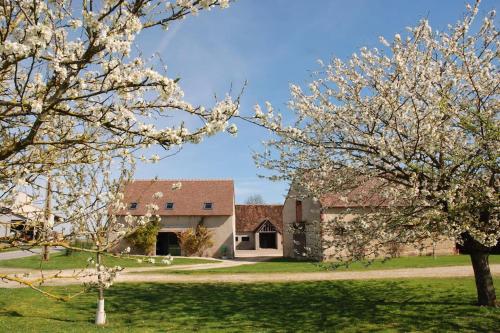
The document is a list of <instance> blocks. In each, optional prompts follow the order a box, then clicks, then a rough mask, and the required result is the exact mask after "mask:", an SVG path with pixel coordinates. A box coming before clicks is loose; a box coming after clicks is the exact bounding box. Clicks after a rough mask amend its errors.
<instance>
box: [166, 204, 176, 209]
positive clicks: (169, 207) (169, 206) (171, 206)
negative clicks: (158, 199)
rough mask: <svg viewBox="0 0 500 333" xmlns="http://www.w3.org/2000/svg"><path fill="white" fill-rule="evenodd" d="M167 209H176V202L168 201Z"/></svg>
mask: <svg viewBox="0 0 500 333" xmlns="http://www.w3.org/2000/svg"><path fill="white" fill-rule="evenodd" d="M165 209H174V203H173V202H167V203H166V204H165Z"/></svg>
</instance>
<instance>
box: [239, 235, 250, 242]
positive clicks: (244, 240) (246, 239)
mask: <svg viewBox="0 0 500 333" xmlns="http://www.w3.org/2000/svg"><path fill="white" fill-rule="evenodd" d="M241 241H242V242H249V241H250V237H248V236H242V237H241Z"/></svg>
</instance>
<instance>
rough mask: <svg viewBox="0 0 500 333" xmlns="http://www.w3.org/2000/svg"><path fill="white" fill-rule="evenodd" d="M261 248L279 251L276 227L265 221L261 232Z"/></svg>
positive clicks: (259, 232) (260, 229) (259, 231)
mask: <svg viewBox="0 0 500 333" xmlns="http://www.w3.org/2000/svg"><path fill="white" fill-rule="evenodd" d="M257 232H258V234H259V247H260V248H261V249H277V248H278V241H277V232H276V227H275V226H274V225H273V224H272V223H271V222H269V221H267V220H266V221H264V223H262V224H261V226H260V228H259V230H258V231H257Z"/></svg>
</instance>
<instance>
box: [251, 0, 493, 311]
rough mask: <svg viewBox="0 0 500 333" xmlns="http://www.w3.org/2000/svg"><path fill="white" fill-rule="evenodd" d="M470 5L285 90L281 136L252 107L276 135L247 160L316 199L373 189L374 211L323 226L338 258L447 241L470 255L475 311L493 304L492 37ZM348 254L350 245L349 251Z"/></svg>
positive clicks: (267, 115) (272, 118) (275, 118)
mask: <svg viewBox="0 0 500 333" xmlns="http://www.w3.org/2000/svg"><path fill="white" fill-rule="evenodd" d="M478 5H479V2H477V3H476V4H475V5H474V6H472V7H471V6H468V7H467V12H466V14H465V15H464V18H463V19H462V20H460V21H458V22H457V23H456V24H454V25H450V26H448V29H447V31H445V32H437V31H433V30H432V29H431V27H430V26H429V23H428V21H427V20H422V21H421V22H420V23H419V24H418V25H417V26H416V27H413V28H408V34H407V36H400V35H399V34H397V35H395V37H394V39H393V40H392V41H391V42H389V41H386V40H385V39H384V38H381V43H382V45H383V47H382V48H381V49H377V48H373V49H368V48H362V49H361V50H360V52H359V54H353V56H352V57H351V58H350V59H349V60H347V61H342V60H340V59H332V60H331V62H330V63H328V64H326V65H323V66H322V67H321V70H320V71H318V72H317V73H315V79H314V80H313V81H312V82H311V83H310V84H309V86H308V90H304V89H302V88H301V87H299V86H296V85H292V86H291V94H292V100H291V101H290V104H289V106H290V109H291V110H292V111H293V112H294V114H295V116H296V120H295V122H294V123H293V125H291V126H287V125H286V123H285V122H284V121H283V119H282V118H283V116H281V115H275V114H274V111H273V108H272V106H271V105H270V104H268V103H267V112H264V111H263V110H262V109H261V108H260V107H259V106H256V116H257V117H258V118H259V119H260V121H259V124H260V125H262V126H265V127H266V128H269V129H272V130H273V131H274V132H275V133H276V135H277V137H276V139H274V140H271V141H269V142H267V149H266V150H265V151H264V152H263V153H261V154H258V155H256V158H257V161H258V163H259V164H260V165H262V166H264V167H266V168H269V169H272V170H275V171H277V174H276V175H275V177H278V178H282V179H287V180H289V181H291V182H294V183H295V184H298V185H297V188H298V189H301V190H302V193H300V195H306V196H312V197H317V198H319V197H321V196H322V195H324V194H326V193H329V192H331V191H336V192H342V191H344V190H347V189H348V188H352V187H355V186H357V185H359V184H360V182H364V181H366V179H367V178H371V179H375V180H376V181H375V183H376V184H379V185H378V186H377V187H376V192H377V195H378V196H380V197H383V198H384V202H385V204H386V205H385V206H387V208H385V209H383V210H377V211H376V212H371V213H370V212H367V213H366V214H359V215H357V217H355V218H354V219H353V220H350V221H348V222H347V221H346V220H345V219H343V218H337V219H334V220H332V221H329V223H325V224H324V225H323V228H324V231H325V232H328V233H329V236H330V237H331V239H333V240H334V241H333V244H334V247H335V250H336V251H337V253H338V254H339V258H340V257H343V258H347V259H346V260H348V259H349V258H350V259H360V258H361V257H364V256H365V255H366V253H361V254H360V252H359V251H356V249H358V250H359V248H360V247H361V246H369V247H370V248H371V249H372V250H371V251H370V253H369V254H370V255H377V254H381V251H382V248H383V247H386V246H387V245H388V244H394V242H396V243H409V242H415V241H419V240H422V239H424V238H429V237H431V238H433V237H435V236H446V237H450V238H452V239H456V240H457V242H459V243H461V244H463V247H464V248H465V249H466V250H467V252H468V253H470V256H471V259H472V266H473V268H474V274H475V281H476V286H477V296H478V303H479V304H480V305H486V306H494V305H495V300H496V295H495V289H494V286H493V280H492V276H491V272H490V269H489V264H488V253H489V252H490V250H491V248H492V246H494V245H495V244H497V242H498V240H499V239H500V220H499V186H500V178H499V171H500V167H499V161H500V155H499V151H500V149H499V148H500V128H499V110H500V103H499V94H500V75H499V72H498V61H499V59H498V46H499V43H500V39H499V34H498V31H497V30H496V27H495V25H494V20H495V12H494V11H492V12H490V13H489V14H487V15H486V16H485V17H484V19H483V20H482V21H480V22H478V23H477V24H474V21H475V19H476V18H477V12H478ZM356 245H358V246H356Z"/></svg>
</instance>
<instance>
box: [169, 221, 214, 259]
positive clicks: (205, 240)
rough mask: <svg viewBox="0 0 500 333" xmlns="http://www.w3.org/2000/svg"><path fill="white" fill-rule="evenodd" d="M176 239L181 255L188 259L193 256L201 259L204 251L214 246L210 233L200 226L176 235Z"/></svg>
mask: <svg viewBox="0 0 500 333" xmlns="http://www.w3.org/2000/svg"><path fill="white" fill-rule="evenodd" d="M177 238H178V239H179V245H180V247H181V249H182V252H183V254H184V255H185V256H188V257H189V256H192V255H195V254H196V255H197V256H199V257H201V256H202V255H203V252H204V251H205V250H206V249H208V248H211V247H212V246H213V245H214V243H213V242H212V231H210V230H208V228H207V227H205V226H203V225H201V224H199V225H198V226H196V228H189V229H187V230H185V231H182V232H179V233H177Z"/></svg>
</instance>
